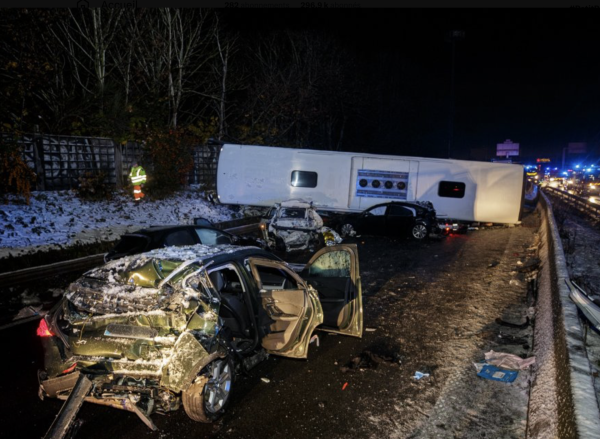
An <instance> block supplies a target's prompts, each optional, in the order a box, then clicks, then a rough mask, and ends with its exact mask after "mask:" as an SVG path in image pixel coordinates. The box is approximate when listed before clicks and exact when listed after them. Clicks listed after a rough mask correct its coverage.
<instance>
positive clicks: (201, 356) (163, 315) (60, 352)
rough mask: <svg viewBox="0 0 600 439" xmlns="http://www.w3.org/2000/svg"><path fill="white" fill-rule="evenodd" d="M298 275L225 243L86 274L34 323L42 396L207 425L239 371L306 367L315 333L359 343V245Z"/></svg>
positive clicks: (338, 249) (265, 255) (263, 254)
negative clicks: (263, 365) (265, 365)
mask: <svg viewBox="0 0 600 439" xmlns="http://www.w3.org/2000/svg"><path fill="white" fill-rule="evenodd" d="M296 269H297V270H299V271H300V270H301V271H300V273H297V272H296V271H294V269H292V266H291V265H288V264H287V263H285V262H284V261H282V260H280V259H279V258H277V257H276V256H274V255H273V254H271V253H269V252H267V251H264V250H262V249H259V248H256V247H236V246H231V245H220V246H211V247H208V246H204V245H196V246H188V247H177V248H176V247H172V248H164V249H157V250H153V251H151V252H148V253H143V254H141V255H135V256H126V257H124V258H122V259H119V260H115V261H112V262H109V263H108V264H106V265H104V266H103V267H100V268H96V269H93V270H91V271H89V272H87V273H85V275H84V276H83V277H81V278H80V279H79V280H77V281H76V282H74V283H73V284H72V285H71V286H70V287H69V289H68V291H67V292H66V293H65V297H64V298H63V299H62V301H61V302H60V303H59V304H58V305H57V306H56V307H55V308H54V309H53V310H52V311H51V312H50V313H49V314H48V315H47V316H46V317H45V318H44V319H43V320H42V321H41V322H40V325H39V327H38V332H37V333H38V335H39V337H40V339H41V340H42V343H43V345H44V350H45V369H44V370H42V371H40V372H39V380H40V396H42V397H44V396H47V397H53V398H59V399H67V398H69V395H71V394H73V395H72V396H71V398H70V399H69V401H71V400H72V399H76V398H80V399H83V400H84V401H87V402H92V403H97V404H103V405H109V406H112V407H115V408H120V409H125V410H129V411H132V412H134V413H136V414H137V415H138V416H139V417H140V418H141V419H142V420H143V421H144V422H145V423H146V424H147V425H148V426H150V427H151V428H155V427H154V424H153V423H152V420H151V419H150V415H151V414H152V413H154V412H163V413H164V412H169V411H173V410H176V409H178V408H179V406H180V405H183V408H184V409H185V411H186V413H187V414H188V415H189V417H190V418H192V419H194V420H196V421H200V422H211V421H213V420H215V419H216V418H218V417H219V416H220V415H221V414H222V413H223V412H224V410H225V409H226V407H227V404H228V403H229V401H230V395H231V392H232V390H233V384H234V382H235V374H236V372H241V371H243V370H249V369H251V368H252V367H253V366H255V365H256V364H258V363H259V362H260V361H262V360H264V359H265V358H267V356H268V354H274V355H282V356H286V357H291V358H307V351H308V347H309V343H310V339H311V336H312V333H313V331H314V330H315V329H320V330H323V331H331V332H336V333H340V334H346V335H350V336H355V337H361V336H362V330H363V315H362V299H361V285H360V277H359V267H358V254H357V248H356V246H355V245H339V246H332V247H325V248H323V249H321V250H320V251H318V252H317V253H316V254H315V255H314V256H313V257H312V259H311V260H310V261H309V263H308V264H306V266H304V267H303V268H302V267H296ZM82 377H84V378H82ZM84 379H85V380H86V382H87V383H88V384H87V387H82V388H84V389H85V390H84V391H79V388H80V387H79V383H80V382H81V381H82V380H84ZM74 388H75V389H74ZM75 394H77V395H79V396H75ZM69 401H68V402H67V405H68V404H69ZM63 411H66V410H64V409H63ZM73 416H74V415H73Z"/></svg>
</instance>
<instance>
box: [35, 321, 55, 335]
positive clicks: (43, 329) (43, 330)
mask: <svg viewBox="0 0 600 439" xmlns="http://www.w3.org/2000/svg"><path fill="white" fill-rule="evenodd" d="M37 335H38V336H40V337H53V336H54V334H53V333H52V331H50V329H49V328H48V324H47V323H46V320H45V319H42V320H40V325H39V326H38V328H37Z"/></svg>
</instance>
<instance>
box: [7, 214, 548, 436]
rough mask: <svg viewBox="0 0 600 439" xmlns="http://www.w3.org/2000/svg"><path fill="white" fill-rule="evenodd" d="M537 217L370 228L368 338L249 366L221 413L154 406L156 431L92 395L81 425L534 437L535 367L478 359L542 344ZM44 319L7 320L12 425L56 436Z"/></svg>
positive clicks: (89, 431)
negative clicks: (396, 229)
mask: <svg viewBox="0 0 600 439" xmlns="http://www.w3.org/2000/svg"><path fill="white" fill-rule="evenodd" d="M537 226H538V219H537V217H536V216H535V214H530V215H529V216H528V217H527V218H526V219H525V221H524V223H523V226H520V227H515V228H489V229H484V230H478V231H472V232H469V233H468V234H465V235H456V236H449V237H445V238H441V239H429V240H427V241H425V242H415V241H411V240H406V239H390V238H375V237H359V238H357V239H356V242H357V243H358V245H359V258H360V268H361V277H362V287H363V297H364V299H363V302H364V311H365V314H364V316H365V317H364V321H365V333H364V336H363V338H362V339H356V338H349V337H344V336H339V335H330V334H325V333H319V344H318V345H317V343H313V344H311V345H310V349H309V358H308V360H306V361H305V360H291V359H285V358H278V357H274V356H271V357H270V358H269V359H268V360H266V361H265V362H263V363H261V364H260V365H258V366H257V367H255V368H254V369H252V370H251V371H250V373H249V375H248V376H239V377H238V378H237V381H236V382H235V384H234V395H233V399H232V401H231V405H230V407H229V410H228V412H227V413H226V414H225V416H224V417H223V418H222V419H220V420H219V421H217V422H216V423H214V424H199V423H196V422H194V421H192V420H190V419H189V418H187V416H186V415H185V412H184V411H183V409H181V410H179V411H178V412H174V413H171V414H168V415H159V414H155V415H153V420H154V422H155V424H156V425H157V427H158V429H159V430H158V431H156V432H152V431H151V430H149V429H148V428H147V427H146V426H145V425H144V424H143V423H142V422H141V421H140V420H139V419H138V418H137V416H136V415H134V414H132V413H128V412H124V411H119V410H115V409H111V408H107V407H102V406H96V405H92V404H84V406H83V408H82V409H81V411H80V413H79V416H78V418H79V419H80V420H81V421H82V425H81V427H80V429H79V431H78V434H77V437H78V438H90V439H93V438H110V439H119V438H144V437H147V438H177V439H184V438H199V437H202V438H262V439H267V438H275V437H278V438H279V437H287V438H347V437H358V438H371V437H372V438H381V437H389V438H405V437H406V438H408V437H414V438H426V437H448V438H454V437H466V438H476V437H477V438H480V437H493V438H502V437H514V438H523V437H525V431H526V414H527V395H528V387H529V380H530V376H529V373H528V372H521V373H520V374H519V377H518V379H517V380H516V381H515V382H514V383H512V384H506V383H500V382H495V381H488V380H484V379H481V378H478V377H477V376H476V370H475V368H474V367H473V363H474V362H477V361H480V360H482V359H483V356H484V353H485V352H487V351H489V350H491V349H493V350H495V351H501V352H510V353H514V354H517V355H520V356H522V357H527V356H529V355H531V346H532V343H531V333H532V328H531V325H530V324H528V323H527V322H528V320H527V317H528V316H531V308H530V305H531V304H532V300H533V298H532V297H530V296H528V288H527V280H528V276H529V275H530V274H529V273H527V272H525V271H523V270H520V269H519V267H520V266H523V264H525V265H527V262H528V261H529V260H531V258H534V257H535V254H536V253H535V252H536V247H535V245H536V242H535V239H536V234H535V232H536V228H537ZM300 257H301V256H300ZM51 287H52V285H48V288H51ZM519 325H520V326H519ZM36 326H37V323H35V322H34V323H31V324H23V325H20V326H16V327H13V328H10V329H5V330H3V331H0V342H1V343H2V348H3V355H2V362H1V366H0V368H1V376H2V379H1V380H0V395H1V396H2V397H1V398H0V437H7V438H40V437H43V436H44V434H45V433H46V431H47V429H48V428H49V426H50V424H51V423H52V421H53V420H54V417H55V416H56V414H57V413H58V411H59V410H60V408H61V405H62V402H61V401H57V400H48V399H46V400H44V401H41V400H40V399H39V398H38V396H37V387H38V386H37V379H36V371H37V369H38V368H39V367H41V364H42V362H41V355H42V354H41V348H40V346H39V343H38V341H37V339H36V335H35V329H36ZM416 372H422V373H424V374H429V376H425V377H424V378H422V379H420V380H417V379H415V378H414V375H415V373H416ZM263 379H266V380H263ZM266 381H268V382H266Z"/></svg>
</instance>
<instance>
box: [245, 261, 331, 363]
mask: <svg viewBox="0 0 600 439" xmlns="http://www.w3.org/2000/svg"><path fill="white" fill-rule="evenodd" d="M248 262H249V265H250V268H251V271H252V276H253V277H254V280H255V281H256V283H257V285H258V287H259V299H260V305H261V311H262V313H259V315H260V317H259V326H260V327H261V328H262V331H263V332H264V335H263V337H262V340H261V343H262V346H263V347H264V348H265V349H266V350H267V352H269V353H272V354H275V355H282V356H285V357H291V358H306V356H307V351H308V344H309V342H310V336H311V335H312V332H313V331H314V329H315V328H316V327H317V326H318V325H320V324H321V323H322V322H323V312H322V308H321V304H320V303H319V300H318V297H317V295H316V292H315V291H314V290H312V289H310V288H308V287H307V285H306V283H305V282H304V281H302V279H300V278H299V277H298V275H297V274H295V273H294V272H293V271H292V270H291V269H289V268H288V267H286V266H285V264H283V263H281V262H278V261H270V260H267V259H259V258H250V259H249V260H248ZM278 272H279V273H281V277H279V278H278V276H277V273H278Z"/></svg>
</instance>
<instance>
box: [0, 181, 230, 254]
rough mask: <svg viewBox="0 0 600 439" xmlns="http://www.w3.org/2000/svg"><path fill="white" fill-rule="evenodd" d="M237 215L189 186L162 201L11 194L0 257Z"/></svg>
mask: <svg viewBox="0 0 600 439" xmlns="http://www.w3.org/2000/svg"><path fill="white" fill-rule="evenodd" d="M239 216H240V214H238V212H237V211H236V210H234V209H232V208H230V207H229V206H224V205H213V204H212V203H211V202H210V201H207V200H206V198H205V194H204V192H203V191H201V190H199V189H197V188H194V187H192V188H190V189H188V190H185V191H182V192H179V193H177V194H176V195H173V196H171V197H169V198H167V199H164V200H150V199H148V198H145V199H143V200H142V201H140V202H137V203H136V202H135V201H133V197H132V196H127V195H123V194H115V197H114V199H113V200H111V201H85V200H81V199H80V198H78V197H77V195H76V193H75V192H72V191H55V192H51V191H48V192H33V194H32V196H31V200H30V204H29V205H26V204H24V203H23V202H22V201H21V200H19V199H17V198H12V199H10V203H9V204H4V205H0V259H1V258H5V257H8V256H9V255H12V256H20V255H24V254H28V253H34V252H36V251H40V250H45V249H51V248H63V247H68V246H70V245H75V244H86V243H92V242H96V241H113V240H116V239H118V238H119V237H120V236H121V235H122V234H123V233H127V232H131V231H134V230H137V229H140V228H143V227H148V226H153V225H176V224H193V222H194V218H197V217H204V218H206V219H208V220H210V221H212V222H213V223H217V222H221V221H227V220H230V219H233V218H236V217H239Z"/></svg>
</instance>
